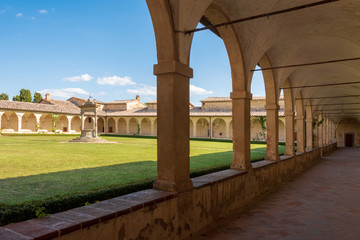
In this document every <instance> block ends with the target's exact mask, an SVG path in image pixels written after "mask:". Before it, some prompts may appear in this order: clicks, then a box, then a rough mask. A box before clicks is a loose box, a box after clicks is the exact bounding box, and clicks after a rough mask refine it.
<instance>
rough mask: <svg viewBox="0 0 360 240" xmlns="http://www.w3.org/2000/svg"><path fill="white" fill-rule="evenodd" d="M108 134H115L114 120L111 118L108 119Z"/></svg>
mask: <svg viewBox="0 0 360 240" xmlns="http://www.w3.org/2000/svg"><path fill="white" fill-rule="evenodd" d="M108 133H115V120H114V119H113V118H109V119H108Z"/></svg>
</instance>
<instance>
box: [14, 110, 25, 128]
mask: <svg viewBox="0 0 360 240" xmlns="http://www.w3.org/2000/svg"><path fill="white" fill-rule="evenodd" d="M24 114H25V113H16V115H17V116H18V132H21V123H22V117H23V116H24Z"/></svg>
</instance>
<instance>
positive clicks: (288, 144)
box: [285, 111, 295, 156]
mask: <svg viewBox="0 0 360 240" xmlns="http://www.w3.org/2000/svg"><path fill="white" fill-rule="evenodd" d="M294 115H295V114H294V112H293V111H285V129H286V130H285V135H286V138H285V155H286V156H295V136H294V131H295V129H294Z"/></svg>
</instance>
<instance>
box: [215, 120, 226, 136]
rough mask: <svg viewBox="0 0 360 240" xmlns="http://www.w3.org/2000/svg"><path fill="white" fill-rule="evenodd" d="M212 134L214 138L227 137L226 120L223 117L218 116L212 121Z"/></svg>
mask: <svg viewBox="0 0 360 240" xmlns="http://www.w3.org/2000/svg"><path fill="white" fill-rule="evenodd" d="M212 136H213V137H214V138H226V137H227V136H226V122H225V121H224V120H223V119H221V118H216V119H215V120H214V121H213V123H212Z"/></svg>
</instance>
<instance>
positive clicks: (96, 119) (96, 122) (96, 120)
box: [94, 111, 117, 138]
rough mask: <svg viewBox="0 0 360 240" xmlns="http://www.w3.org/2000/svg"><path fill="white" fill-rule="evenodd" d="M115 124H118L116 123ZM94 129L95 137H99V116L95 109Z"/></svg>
mask: <svg viewBox="0 0 360 240" xmlns="http://www.w3.org/2000/svg"><path fill="white" fill-rule="evenodd" d="M115 125H117V124H116V123H115ZM94 128H95V129H94V130H95V137H96V138H97V136H98V116H97V111H95V119H94Z"/></svg>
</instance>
